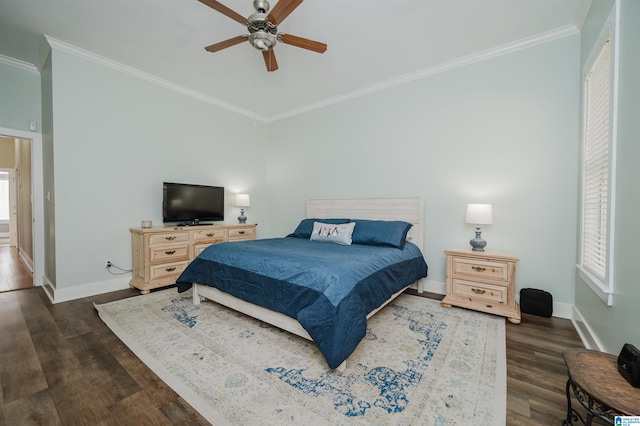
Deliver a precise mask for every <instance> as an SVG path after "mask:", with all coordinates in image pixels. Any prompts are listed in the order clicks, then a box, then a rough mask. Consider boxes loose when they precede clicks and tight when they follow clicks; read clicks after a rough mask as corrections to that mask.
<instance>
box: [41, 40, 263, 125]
mask: <svg viewBox="0 0 640 426" xmlns="http://www.w3.org/2000/svg"><path fill="white" fill-rule="evenodd" d="M44 37H45V38H46V39H47V43H48V44H49V45H50V46H51V49H56V50H59V51H61V52H65V53H68V54H70V55H74V56H76V57H79V58H82V59H85V60H87V61H90V62H93V63H96V64H99V65H102V66H104V67H107V68H111V69H113V70H115V71H118V72H121V73H124V74H128V75H130V76H132V77H135V78H139V79H141V80H144V81H147V82H149V83H153V84H155V85H157V86H160V87H164V88H165V89H169V90H173V91H174V92H178V93H180V94H183V95H186V96H189V97H192V98H194V99H198V100H200V101H203V102H206V103H208V104H210V105H214V106H216V107H219V108H223V109H226V110H228V111H232V112H235V113H238V114H240V115H244V116H246V117H249V118H251V119H253V120H257V121H263V122H267V121H268V120H267V118H266V117H263V116H260V115H257V114H256V113H255V111H248V110H246V109H243V108H238V107H237V106H235V105H231V104H228V103H226V102H223V101H221V100H219V99H216V98H214V97H212V96H207V95H204V94H202V93H200V92H198V91H195V90H192V89H189V88H186V87H184V86H180V85H179V84H175V83H172V82H170V81H168V80H164V79H162V78H160V77H156V76H155V75H152V74H149V73H146V72H144V71H140V70H139V69H136V68H133V67H130V66H128V65H124V64H121V63H119V62H116V61H114V60H111V59H109V58H106V57H104V56H100V55H97V54H95V53H93V52H89V51H88V50H84V49H81V48H79V47H76V46H73V45H71V44H69V43H65V42H63V41H60V40H57V39H55V38H53V37H50V36H47V35H45V36H44ZM45 59H46V57H45Z"/></svg>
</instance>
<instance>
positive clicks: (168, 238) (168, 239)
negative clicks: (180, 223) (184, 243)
mask: <svg viewBox="0 0 640 426" xmlns="http://www.w3.org/2000/svg"><path fill="white" fill-rule="evenodd" d="M164 239H165V240H167V241H173V240H175V239H176V237H175V235H169V236H168V237H164Z"/></svg>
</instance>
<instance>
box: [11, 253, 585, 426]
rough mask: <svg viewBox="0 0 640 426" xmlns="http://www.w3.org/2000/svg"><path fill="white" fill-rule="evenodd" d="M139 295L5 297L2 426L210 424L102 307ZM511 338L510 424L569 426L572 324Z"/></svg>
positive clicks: (517, 330) (36, 292) (541, 322)
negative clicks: (103, 316)
mask: <svg viewBox="0 0 640 426" xmlns="http://www.w3.org/2000/svg"><path fill="white" fill-rule="evenodd" d="M3 263H4V262H3ZM16 276H20V275H16ZM20 279H27V278H24V277H23V278H20ZM30 279H31V278H30V277H28V280H30ZM136 295H138V292H137V291H134V290H121V291H117V292H113V293H108V294H104V295H100V296H94V297H89V298H85V299H79V300H74V301H70V302H66V303H59V304H56V305H52V304H51V303H50V302H49V301H48V299H47V297H46V295H45V293H44V291H43V290H42V289H40V288H31V289H27V290H18V291H11V292H5V293H0V359H1V362H0V395H1V397H2V404H1V405H0V425H7V426H8V425H27V424H28V425H87V424H94V425H114V424H122V425H162V424H166V425H187V424H188V425H200V424H208V423H207V422H206V420H205V419H204V418H202V417H201V416H200V415H199V414H198V413H197V412H196V411H195V410H194V409H193V408H191V407H190V406H189V405H188V404H187V403H186V402H185V401H184V400H183V399H182V398H180V397H179V396H178V395H177V394H176V393H175V392H173V390H171V389H170V388H169V387H168V386H167V385H166V384H164V382H162V381H161V380H160V379H159V378H158V377H157V376H156V375H155V374H154V373H153V372H151V370H149V369H148V368H147V367H146V366H145V365H144V364H143V363H142V362H140V361H139V360H138V358H137V357H135V355H133V353H132V352H131V351H130V350H129V349H128V348H127V347H126V346H125V345H124V344H123V343H122V342H120V340H119V339H118V338H117V337H115V335H114V334H113V333H112V332H111V331H110V330H109V328H108V327H107V326H106V325H105V324H104V323H103V322H102V321H101V320H100V318H99V317H98V315H97V313H96V311H95V308H94V307H93V303H94V302H95V303H106V302H109V301H113V300H119V299H123V298H127V297H131V296H136ZM426 296H427V297H433V298H439V297H440V296H438V295H426ZM506 337H507V424H508V425H544V426H548V425H560V424H561V422H562V420H563V419H564V418H565V416H566V412H565V410H566V399H565V384H566V380H567V377H566V369H565V366H564V362H563V359H562V351H563V350H565V349H567V348H574V347H582V344H581V342H580V339H579V337H578V335H577V333H576V332H575V330H574V329H573V326H572V325H571V322H570V321H569V320H565V319H559V318H542V317H536V316H533V315H527V314H523V319H522V323H521V324H519V325H514V324H511V323H509V322H507V323H506Z"/></svg>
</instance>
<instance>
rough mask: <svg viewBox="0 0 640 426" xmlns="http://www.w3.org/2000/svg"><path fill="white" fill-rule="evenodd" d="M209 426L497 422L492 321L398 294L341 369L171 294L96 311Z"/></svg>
mask: <svg viewBox="0 0 640 426" xmlns="http://www.w3.org/2000/svg"><path fill="white" fill-rule="evenodd" d="M96 309H97V310H98V313H99V315H100V317H101V318H102V320H103V321H104V322H105V323H106V324H107V325H108V326H109V328H111V330H113V332H114V333H115V334H116V335H117V336H118V337H119V338H120V339H121V340H122V341H123V342H124V343H125V344H126V345H127V346H128V347H129V348H130V349H131V350H132V351H133V352H134V353H135V354H136V355H137V356H138V357H139V358H140V359H141V360H142V361H143V362H144V363H145V364H146V365H147V366H149V368H151V370H153V371H154V372H155V373H156V374H157V375H158V376H159V377H160V378H161V379H162V380H164V381H165V382H166V383H167V384H168V385H169V386H171V387H172V388H173V389H174V390H175V391H176V392H177V393H178V394H179V395H180V396H182V397H183V398H184V399H185V400H186V401H187V402H188V403H189V404H191V405H192V406H193V407H194V408H195V409H196V410H198V412H200V414H202V415H203V416H204V417H205V418H206V419H207V420H208V421H209V422H211V423H212V424H214V425H216V426H217V425H222V424H230V425H286V424H295V425H307V424H308V425H322V424H330V425H341V424H350V425H351V424H363V425H364V424H366V425H452V424H456V425H504V424H505V418H506V359H505V357H506V355H505V326H504V318H499V317H495V316H492V315H488V314H483V313H479V312H474V311H470V310H465V309H459V308H450V309H446V308H443V307H441V306H440V303H439V302H437V301H435V300H431V299H427V298H424V297H419V296H414V295H401V296H400V297H398V298H397V299H396V300H394V301H393V302H392V303H390V304H389V305H388V306H387V307H385V308H384V309H382V310H381V311H380V312H378V313H377V314H376V315H375V316H373V317H372V318H371V319H369V327H368V330H367V335H366V337H365V339H364V340H363V341H362V342H360V344H359V345H358V347H357V348H356V350H355V352H354V353H353V354H352V355H351V356H350V357H349V359H348V360H347V367H346V369H345V370H344V371H341V372H339V371H333V370H329V369H328V367H327V364H326V363H325V361H324V358H323V357H322V355H321V354H320V352H319V351H318V350H317V348H316V347H315V345H314V344H313V343H312V342H309V341H307V340H305V339H302V338H300V337H298V336H295V335H292V334H290V333H288V332H285V331H282V330H279V329H277V328H275V327H272V326H269V325H266V324H264V323H262V322H260V321H258V320H255V319H253V318H250V317H248V316H246V315H243V314H240V313H238V312H236V311H233V310H231V309H228V308H225V307H223V306H221V305H218V304H216V303H214V302H211V301H205V302H203V303H202V304H200V305H199V306H194V305H193V303H192V299H191V293H190V292H188V293H183V294H178V293H177V292H176V290H175V289H169V290H163V291H159V292H153V293H151V294H148V295H144V296H136V297H131V298H128V299H124V300H121V301H116V302H112V303H107V304H103V305H96Z"/></svg>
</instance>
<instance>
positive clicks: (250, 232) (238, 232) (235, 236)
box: [229, 227, 256, 240]
mask: <svg viewBox="0 0 640 426" xmlns="http://www.w3.org/2000/svg"><path fill="white" fill-rule="evenodd" d="M255 237H256V234H255V228H253V227H251V228H232V229H229V240H254V239H255Z"/></svg>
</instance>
